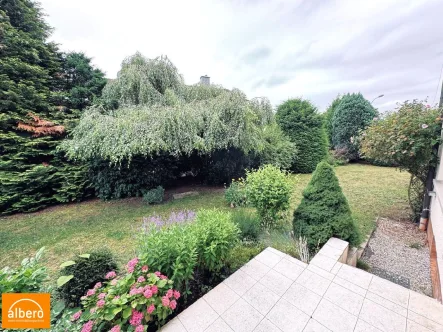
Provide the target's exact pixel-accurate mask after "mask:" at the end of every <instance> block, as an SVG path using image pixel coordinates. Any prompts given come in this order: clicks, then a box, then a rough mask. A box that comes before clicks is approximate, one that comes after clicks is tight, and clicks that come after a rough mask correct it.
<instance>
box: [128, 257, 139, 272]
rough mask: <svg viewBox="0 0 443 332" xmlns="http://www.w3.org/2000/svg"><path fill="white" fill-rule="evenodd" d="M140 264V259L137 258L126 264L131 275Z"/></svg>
mask: <svg viewBox="0 0 443 332" xmlns="http://www.w3.org/2000/svg"><path fill="white" fill-rule="evenodd" d="M137 264H138V258H137V257H135V258H133V259H131V260H130V261H129V262H128V264H126V269H127V270H128V272H129V273H132V272H134V268H135V266H136V265H137Z"/></svg>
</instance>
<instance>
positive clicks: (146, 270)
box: [142, 265, 149, 273]
mask: <svg viewBox="0 0 443 332" xmlns="http://www.w3.org/2000/svg"><path fill="white" fill-rule="evenodd" d="M148 270H149V267H148V266H147V265H143V266H142V272H144V273H146V272H148Z"/></svg>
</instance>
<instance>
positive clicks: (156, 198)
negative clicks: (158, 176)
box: [143, 186, 165, 204]
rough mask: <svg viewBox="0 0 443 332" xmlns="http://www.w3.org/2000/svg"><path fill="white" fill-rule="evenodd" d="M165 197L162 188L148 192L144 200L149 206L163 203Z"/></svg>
mask: <svg viewBox="0 0 443 332" xmlns="http://www.w3.org/2000/svg"><path fill="white" fill-rule="evenodd" d="M164 196H165V189H164V188H163V187H162V186H158V187H157V188H154V189H151V190H148V191H146V192H145V193H144V194H143V200H144V201H145V202H146V203H148V204H155V203H157V204H158V203H161V202H163V198H164Z"/></svg>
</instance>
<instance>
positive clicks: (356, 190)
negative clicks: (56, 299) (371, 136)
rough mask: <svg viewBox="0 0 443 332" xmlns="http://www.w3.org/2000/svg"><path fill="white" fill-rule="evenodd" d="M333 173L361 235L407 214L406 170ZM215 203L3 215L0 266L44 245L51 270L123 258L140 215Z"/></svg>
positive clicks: (211, 196)
mask: <svg viewBox="0 0 443 332" xmlns="http://www.w3.org/2000/svg"><path fill="white" fill-rule="evenodd" d="M336 173H337V175H338V177H339V180H340V184H341V186H342V188H343V191H344V193H345V195H346V197H347V198H348V200H349V203H350V205H351V209H352V211H353V214H354V217H355V219H356V220H357V222H358V224H359V226H360V229H361V230H362V232H363V233H364V234H368V233H370V232H371V231H372V229H373V227H374V221H375V218H376V217H377V216H387V217H392V218H406V217H407V215H408V206H407V186H408V181H409V176H408V174H407V173H401V172H399V171H397V170H395V169H393V168H386V167H376V166H369V165H359V164H353V165H347V166H341V167H337V168H336ZM310 177H311V175H309V174H304V175H298V182H297V184H296V185H295V187H294V194H293V199H292V202H291V203H292V204H291V205H292V208H295V207H296V206H297V204H298V203H299V202H300V199H301V197H302V191H303V188H304V187H305V186H306V185H307V183H308V182H309V179H310ZM214 207H216V208H221V209H226V210H230V208H229V207H228V206H227V204H226V203H225V201H224V197H223V191H222V190H216V191H214V192H204V193H202V194H201V195H199V196H195V197H188V198H185V199H181V200H176V201H169V202H167V203H165V204H161V205H155V206H146V205H144V204H143V203H142V201H141V199H125V200H118V201H111V202H103V201H99V200H92V201H88V202H83V203H78V204H70V205H64V206H57V207H53V208H49V209H47V210H43V211H41V212H37V213H31V214H20V215H14V216H9V217H3V218H0V268H2V267H3V266H5V265H11V266H14V265H17V264H18V263H19V262H20V261H21V259H23V258H24V257H26V256H27V255H30V254H33V253H34V252H35V251H36V250H37V249H38V248H40V247H42V246H45V247H46V248H47V252H46V258H47V265H48V266H49V267H50V269H51V270H52V271H55V270H57V268H58V266H59V265H60V263H62V262H63V261H66V260H68V259H69V258H70V257H71V256H72V255H73V254H78V253H87V252H89V251H90V250H91V249H93V248H96V247H102V246H107V247H109V248H111V250H112V251H113V252H115V253H116V255H117V256H118V258H119V259H120V260H121V262H124V261H125V260H127V259H128V258H130V257H131V256H133V255H134V254H135V239H134V238H135V237H136V236H137V232H138V230H139V229H140V226H141V224H142V218H143V217H148V216H151V215H153V214H158V215H162V216H167V215H169V213H170V212H172V211H179V210H184V209H188V210H198V209H200V208H214Z"/></svg>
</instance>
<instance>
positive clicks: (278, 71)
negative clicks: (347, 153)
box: [41, 0, 443, 110]
mask: <svg viewBox="0 0 443 332" xmlns="http://www.w3.org/2000/svg"><path fill="white" fill-rule="evenodd" d="M41 2H42V5H43V8H44V9H45V11H46V12H47V14H48V15H49V17H48V21H49V23H50V24H51V25H52V26H53V27H54V28H55V32H54V34H53V36H52V39H53V40H55V41H56V42H58V43H60V44H61V47H62V49H64V50H75V51H84V52H85V53H86V54H87V55H88V56H91V57H93V58H94V63H95V64H96V65H98V66H99V67H100V68H101V69H103V70H104V71H106V73H107V76H108V77H115V76H116V74H117V71H118V70H119V68H120V63H121V61H122V60H123V59H124V58H125V57H126V56H129V55H131V54H133V53H135V52H136V51H140V52H141V53H143V54H144V55H145V56H148V57H156V56H158V55H161V54H166V55H168V57H169V58H170V59H171V60H172V61H173V62H174V64H175V65H176V66H177V67H178V68H179V70H180V72H181V73H182V74H183V75H184V77H185V80H186V82H187V83H195V82H197V81H198V79H199V77H200V76H201V75H204V74H207V75H209V76H211V80H212V82H214V83H218V84H222V85H224V86H225V87H227V88H232V87H237V88H239V89H241V90H243V91H245V92H246V93H247V94H248V96H249V97H254V96H266V97H268V98H269V99H270V100H271V102H272V103H273V104H274V105H276V104H278V103H279V102H281V101H283V100H285V99H287V98H289V97H297V96H303V97H304V98H308V99H310V100H312V101H313V103H314V104H316V105H317V106H318V107H319V108H320V110H324V109H325V107H326V106H327V105H328V104H329V103H330V101H331V100H332V98H334V97H335V96H336V95H337V94H338V93H344V92H358V91H360V92H362V93H363V94H364V95H365V96H366V97H367V98H368V99H369V100H372V99H373V98H375V97H376V96H378V95H380V94H384V95H385V96H384V97H383V98H381V99H378V100H377V101H376V102H374V104H375V106H378V107H380V109H382V110H385V109H391V108H392V106H393V105H395V103H396V102H397V101H403V100H406V99H414V98H426V97H427V96H429V99H428V100H429V102H430V103H432V102H433V101H434V97H435V91H436V88H437V84H438V80H439V76H440V70H441V65H442V63H443V39H442V38H441V31H443V20H442V19H441V15H440V13H441V12H442V11H443V2H442V1H441V0H422V1H419V0H415V1H405V0H376V1H374V0H372V1H364V0H341V1H332V0H309V1H308V0H305V1H300V0H298V1H291V0H286V1H273V2H268V1H260V0H259V1H256V0H243V1H233V0H231V1H227V0H219V1H210V0H206V1H204V0H195V1H194V0H189V1H172V0H164V1H155V2H154V1H146V0H145V1H143V0H127V1H124V2H122V1H114V0H107V1H106V0H42V1H41ZM436 100H438V98H436Z"/></svg>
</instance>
